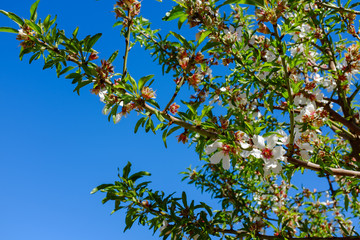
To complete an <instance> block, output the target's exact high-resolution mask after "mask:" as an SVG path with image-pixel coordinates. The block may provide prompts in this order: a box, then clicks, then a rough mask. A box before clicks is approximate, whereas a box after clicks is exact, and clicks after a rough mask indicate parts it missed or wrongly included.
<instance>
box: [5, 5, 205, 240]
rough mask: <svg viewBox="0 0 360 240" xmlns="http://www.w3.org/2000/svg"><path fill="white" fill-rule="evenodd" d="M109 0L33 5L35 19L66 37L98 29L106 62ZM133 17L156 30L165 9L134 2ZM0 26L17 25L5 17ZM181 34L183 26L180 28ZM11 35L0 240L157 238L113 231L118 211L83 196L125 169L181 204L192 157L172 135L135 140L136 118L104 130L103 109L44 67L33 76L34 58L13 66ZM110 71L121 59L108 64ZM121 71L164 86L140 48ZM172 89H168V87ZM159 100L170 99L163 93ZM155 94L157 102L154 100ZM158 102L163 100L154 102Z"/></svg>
mask: <svg viewBox="0 0 360 240" xmlns="http://www.w3.org/2000/svg"><path fill="white" fill-rule="evenodd" d="M32 3H33V1H28V0H19V1H16V2H13V1H2V3H1V5H0V9H4V10H6V11H11V12H14V13H16V14H18V15H19V16H22V17H24V18H28V17H29V9H30V6H31V4H32ZM114 3H115V1H105V0H103V1H95V0H90V1H89V0H87V1H83V0H79V1H70V0H64V1H61V4H60V3H59V2H55V1H50V0H42V1H41V2H40V4H39V8H38V15H39V17H40V18H42V19H44V18H45V17H46V16H47V14H51V15H52V16H54V15H57V16H58V27H59V28H63V29H65V32H66V33H67V34H71V32H72V31H73V30H74V29H75V28H76V27H77V26H79V28H80V30H79V34H80V36H82V37H84V36H86V35H88V34H96V33H98V32H102V33H103V37H102V38H101V39H100V40H99V41H98V43H97V44H96V45H95V47H94V48H95V49H97V50H98V51H99V52H100V58H108V57H109V56H110V55H111V53H112V52H113V51H115V50H117V49H119V50H120V52H122V51H123V49H124V43H123V39H121V38H120V36H119V33H118V31H119V28H112V24H113V23H114V22H115V18H114V14H113V13H112V12H111V11H112V6H113V4H114ZM142 4H143V10H142V13H143V15H144V16H145V17H146V18H149V19H151V20H152V21H153V22H154V25H155V27H156V28H158V27H160V26H162V28H164V30H168V29H169V28H171V27H174V26H176V22H173V23H170V24H169V28H168V29H166V28H165V26H164V25H163V24H162V23H161V21H160V20H161V17H162V16H164V14H165V12H166V11H167V10H169V9H170V5H171V4H172V3H171V2H170V1H167V2H166V3H162V4H160V3H158V2H157V1H155V0H152V1H143V3H142ZM0 26H11V27H15V28H16V27H17V26H16V24H14V23H13V22H12V21H10V20H8V19H7V18H6V17H5V16H3V15H1V16H0ZM185 28H186V29H187V26H185ZM15 37H16V35H15V34H8V33H1V34H0V43H1V44H0V48H1V53H2V61H1V65H0V70H1V71H0V82H1V84H2V87H1V88H2V89H3V91H2V94H0V109H1V112H2V117H1V118H0V129H1V135H0V162H1V167H0V184H1V195H0V226H1V229H0V239H4V240H20V239H27V240H48V239H51V240H60V239H61V240H64V239H66V240H79V239H86V240H95V239H128V240H133V239H159V238H158V237H157V236H156V235H155V236H152V232H151V231H148V230H147V229H146V228H143V227H140V228H137V226H134V227H133V229H132V230H130V231H127V232H126V233H123V229H124V227H125V224H124V214H123V212H118V213H116V214H114V215H110V212H111V210H112V207H113V206H112V204H107V205H102V204H101V199H102V198H103V195H102V194H100V193H98V194H95V195H90V191H91V190H92V189H93V188H94V187H96V186H97V185H99V184H102V183H111V182H113V181H115V180H116V176H117V168H118V167H120V168H122V167H123V166H125V164H126V163H127V161H131V162H132V163H133V169H134V170H135V171H140V170H145V171H149V172H151V173H152V176H151V178H150V180H151V181H152V182H153V183H152V185H151V186H152V187H153V188H154V189H159V190H160V189H161V190H164V191H165V192H166V193H172V192H173V191H177V192H179V194H180V193H181V191H182V190H187V191H188V192H189V198H193V199H199V198H200V197H201V196H200V195H199V193H197V192H195V191H194V188H192V186H189V185H187V184H186V182H181V181H180V180H181V178H182V176H181V175H180V174H178V173H179V172H181V171H183V170H184V169H185V168H187V167H188V166H189V165H191V164H192V165H198V164H199V160H198V156H197V155H196V154H195V153H194V152H193V151H192V150H191V149H189V148H188V147H187V146H186V145H183V144H178V143H177V141H176V139H175V136H176V135H178V134H174V135H172V136H170V137H169V139H168V149H165V147H164V145H163V143H162V140H161V135H159V134H158V135H157V136H155V135H154V134H152V133H149V134H145V133H144V131H143V129H141V130H139V132H138V133H137V134H136V135H135V134H134V133H133V129H134V126H135V123H136V122H135V120H136V119H137V117H136V114H134V115H131V116H129V117H128V118H126V119H123V120H122V121H121V122H120V123H119V124H117V125H114V124H113V123H109V122H108V121H107V117H106V116H104V115H102V114H101V110H102V108H103V103H101V102H100V101H99V99H98V97H97V96H95V95H92V94H90V92H89V91H88V90H83V91H82V92H81V95H80V96H78V95H77V94H76V93H73V92H72V90H73V88H74V86H73V85H71V83H70V81H69V80H66V79H64V78H59V79H58V78H57V77H56V74H55V72H54V71H53V70H49V69H48V70H45V71H44V70H42V66H43V65H42V60H39V61H38V62H35V63H33V64H32V65H29V64H28V58H27V57H25V58H24V60H23V61H22V62H21V61H19V58H18V54H19V50H20V47H19V42H18V41H17V40H15ZM114 65H115V70H118V71H120V70H121V66H122V62H121V56H120V55H119V57H118V59H117V60H116V61H115V62H114ZM129 71H130V73H131V74H133V76H134V77H135V78H138V77H141V76H145V75H148V74H156V79H157V80H158V81H159V84H158V85H155V86H156V87H157V88H158V90H157V93H158V95H161V89H164V88H165V86H169V85H166V84H165V85H164V83H166V82H167V83H169V82H172V80H171V78H169V77H162V76H161V69H160V68H159V67H157V66H156V64H155V63H152V59H151V58H150V57H149V55H148V54H147V53H144V52H143V51H142V50H136V49H134V51H133V52H132V53H131V56H130V59H129ZM171 86H172V85H171ZM164 94H170V93H169V91H167V93H164ZM159 97H160V96H159ZM164 97H166V96H164Z"/></svg>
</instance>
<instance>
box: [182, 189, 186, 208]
mask: <svg viewBox="0 0 360 240" xmlns="http://www.w3.org/2000/svg"><path fill="white" fill-rule="evenodd" d="M181 200H182V202H183V204H184V207H187V199H186V193H185V192H182V196H181Z"/></svg>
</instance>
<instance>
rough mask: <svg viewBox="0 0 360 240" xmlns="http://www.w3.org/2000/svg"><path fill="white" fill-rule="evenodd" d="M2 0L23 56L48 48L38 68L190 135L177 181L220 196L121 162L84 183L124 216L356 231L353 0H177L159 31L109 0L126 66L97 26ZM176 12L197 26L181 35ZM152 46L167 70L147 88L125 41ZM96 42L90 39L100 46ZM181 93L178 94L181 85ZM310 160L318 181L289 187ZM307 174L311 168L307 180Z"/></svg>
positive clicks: (113, 109) (313, 234) (241, 233)
mask: <svg viewBox="0 0 360 240" xmlns="http://www.w3.org/2000/svg"><path fill="white" fill-rule="evenodd" d="M38 3H39V1H37V2H35V3H34V4H33V5H32V7H31V9H30V12H31V16H30V19H22V18H20V17H18V16H17V15H16V14H14V13H11V12H6V11H4V10H1V13H3V14H5V15H6V16H8V17H9V18H10V19H11V20H13V21H14V22H15V23H17V24H18V28H17V29H14V28H11V27H2V28H0V31H2V32H10V33H15V34H17V40H19V41H20V42H21V43H20V44H21V47H22V48H21V52H20V59H22V58H23V56H24V55H26V54H29V55H30V57H29V61H30V63H31V62H32V61H34V60H38V59H40V58H43V59H44V69H46V68H53V69H54V70H55V71H56V73H57V76H61V75H65V78H66V79H72V83H73V84H75V91H77V92H79V91H80V89H81V88H83V87H85V86H87V85H90V86H91V88H92V93H93V94H96V95H98V96H99V98H100V100H101V101H102V102H104V108H103V113H104V114H106V115H108V116H109V120H111V119H112V120H113V121H114V123H118V122H120V121H121V119H122V117H124V116H126V115H127V114H129V113H130V112H132V111H135V112H137V113H138V114H139V120H138V122H137V123H136V126H135V132H136V131H137V130H138V129H139V128H140V127H143V128H145V131H146V132H149V131H152V132H158V131H160V132H162V138H163V141H164V144H165V146H166V139H167V137H168V136H169V135H171V134H172V133H174V132H175V131H176V132H178V136H177V137H178V141H179V142H182V143H184V144H190V145H194V149H195V151H196V152H197V153H198V154H199V157H200V159H201V160H203V161H202V163H203V165H201V166H199V167H197V168H194V169H192V168H189V169H187V170H186V171H185V172H183V174H184V180H187V181H188V182H189V183H191V184H194V185H195V186H196V187H197V188H198V189H199V190H201V191H205V192H209V193H210V194H211V196H212V197H213V198H216V199H218V200H219V205H218V206H210V205H209V204H207V203H205V202H196V201H195V200H189V199H188V197H187V195H186V193H185V192H183V193H182V194H181V196H177V195H176V194H171V195H165V193H163V192H161V191H156V190H153V189H150V188H149V187H148V183H149V182H147V181H145V182H144V181H140V180H141V179H142V178H143V177H145V176H148V175H150V174H149V173H148V172H137V173H132V174H131V173H130V172H131V163H128V164H127V165H126V166H125V167H124V169H123V172H122V173H121V174H119V180H117V181H116V182H115V183H114V184H102V185H100V186H98V187H97V188H95V189H94V190H93V193H94V192H97V191H99V190H100V191H101V192H105V193H106V196H105V198H104V200H103V203H105V202H108V201H113V202H114V204H115V207H114V211H113V212H116V211H118V210H120V209H124V210H125V211H126V219H125V222H126V228H125V230H126V229H130V228H131V226H132V225H133V223H135V222H137V223H139V224H141V225H145V226H147V227H149V228H150V229H153V230H154V232H156V233H158V234H159V235H160V236H162V237H163V238H164V239H166V238H171V239H215V238H220V239H360V236H359V234H358V233H357V231H358V230H359V228H358V226H357V224H358V223H359V216H360V203H359V196H358V194H359V191H360V185H359V183H360V182H359V179H360V155H359V154H360V114H359V105H358V100H359V96H358V92H359V90H360V84H359V82H358V80H357V78H358V71H359V69H360V51H359V50H360V42H359V41H360V36H359V30H358V29H357V28H358V26H357V25H355V21H356V20H357V18H358V15H360V11H357V10H356V8H357V6H358V5H360V3H357V2H356V3H352V2H351V1H348V2H346V3H345V2H342V1H340V0H339V1H332V0H297V1H286V0H226V1H222V0H174V7H173V8H172V9H171V10H170V11H169V12H168V13H167V14H166V16H164V18H163V20H164V24H166V21H171V20H176V21H177V22H178V28H179V29H174V31H170V32H169V33H165V34H164V33H160V32H158V30H154V29H152V27H151V22H150V21H149V20H147V19H145V18H143V17H142V16H141V15H140V12H141V2H140V1H138V0H119V1H117V2H116V4H115V6H114V13H115V18H116V23H115V25H116V26H120V27H121V34H122V36H123V37H124V40H125V51H124V56H123V66H122V70H121V71H120V72H116V71H115V68H114V66H113V65H112V62H113V61H114V59H115V58H116V57H117V55H118V52H114V53H113V54H112V55H111V56H110V57H109V58H108V59H102V60H101V61H99V59H98V58H100V56H99V54H98V51H97V50H98V49H97V48H96V49H95V48H94V46H95V43H96V41H97V40H98V39H99V38H100V37H101V34H96V35H93V36H87V37H86V38H84V39H79V38H78V37H77V32H78V28H76V29H75V30H74V32H73V33H72V35H70V36H66V35H65V33H64V31H63V30H61V29H58V28H57V26H56V24H55V22H56V20H55V19H51V17H50V16H47V17H46V18H45V19H44V20H39V19H37V13H36V10H37V7H38ZM183 25H189V26H190V27H191V28H196V29H197V30H198V33H197V34H196V36H193V38H191V39H186V38H185V37H183V36H182V35H180V32H181V31H182V28H184V26H183ZM135 44H139V45H140V46H142V47H144V48H145V50H147V51H149V52H150V54H151V55H152V56H153V57H154V59H155V60H156V61H157V63H158V65H159V66H161V68H162V70H163V73H164V74H166V76H168V78H169V88H172V89H173V95H172V97H171V98H170V99H168V101H167V102H159V101H157V99H156V90H155V89H152V88H151V84H152V82H153V81H154V80H155V79H154V76H153V75H149V76H144V77H142V78H140V79H134V78H133V77H132V76H131V72H129V71H128V70H127V60H128V56H129V54H130V53H131V52H130V49H131V48H132V47H133V46H134V45H135ZM99 52H100V51H99ZM180 91H181V92H185V93H187V94H182V95H181V96H188V97H180V95H178V93H179V92H180ZM305 170H311V171H314V172H316V173H317V175H318V179H316V181H325V182H326V183H327V184H328V186H329V187H328V190H327V191H315V190H314V191H312V190H310V189H308V188H306V186H296V185H294V183H293V180H292V179H293V176H294V175H297V176H299V175H301V176H302V178H303V179H304V178H307V177H308V174H307V172H306V171H305ZM314 180H315V179H314Z"/></svg>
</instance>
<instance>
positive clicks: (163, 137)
mask: <svg viewBox="0 0 360 240" xmlns="http://www.w3.org/2000/svg"><path fill="white" fill-rule="evenodd" d="M166 137H167V130H165V131H164V132H163V134H162V140H163V142H164V145H165V148H167V144H166Z"/></svg>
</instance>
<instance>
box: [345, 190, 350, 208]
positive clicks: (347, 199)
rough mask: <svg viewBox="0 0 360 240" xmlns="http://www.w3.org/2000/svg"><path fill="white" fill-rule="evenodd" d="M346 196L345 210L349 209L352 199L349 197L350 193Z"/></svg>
mask: <svg viewBox="0 0 360 240" xmlns="http://www.w3.org/2000/svg"><path fill="white" fill-rule="evenodd" d="M344 198H345V203H344V204H345V210H346V211H347V210H348V209H349V201H350V199H349V195H347V194H346V195H345V196H344Z"/></svg>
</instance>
